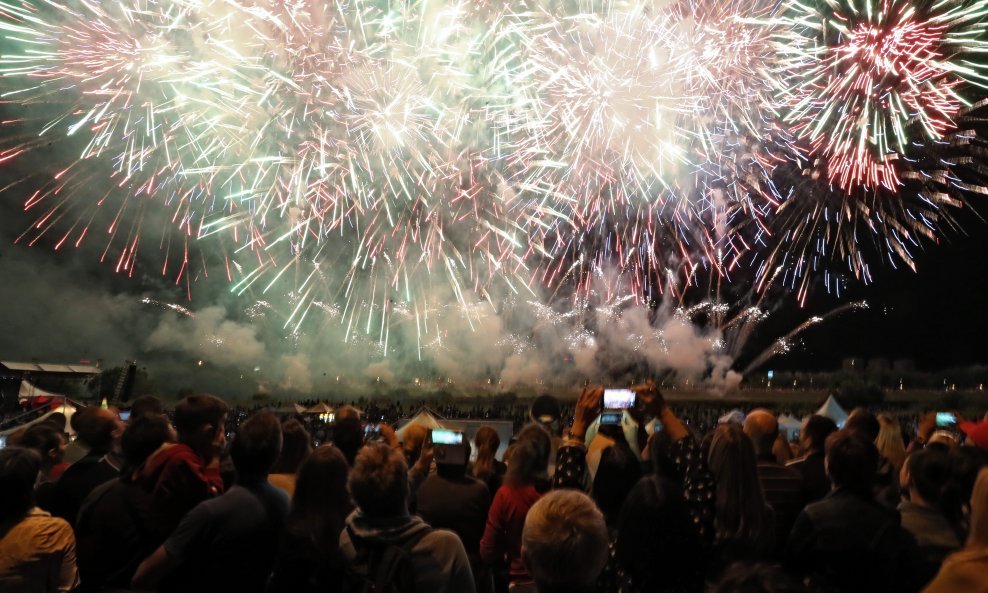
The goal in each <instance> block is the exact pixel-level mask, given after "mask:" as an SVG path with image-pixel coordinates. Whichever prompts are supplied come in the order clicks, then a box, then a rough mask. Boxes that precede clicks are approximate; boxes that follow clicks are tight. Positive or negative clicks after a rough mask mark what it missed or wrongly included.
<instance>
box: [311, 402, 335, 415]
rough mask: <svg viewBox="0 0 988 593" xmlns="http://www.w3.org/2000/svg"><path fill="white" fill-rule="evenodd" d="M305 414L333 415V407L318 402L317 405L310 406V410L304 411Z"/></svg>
mask: <svg viewBox="0 0 988 593" xmlns="http://www.w3.org/2000/svg"><path fill="white" fill-rule="evenodd" d="M305 413H306V414H332V413H333V406H331V405H329V404H327V403H323V402H319V403H318V404H316V405H314V406H312V407H311V408H309V409H308V410H306V411H305Z"/></svg>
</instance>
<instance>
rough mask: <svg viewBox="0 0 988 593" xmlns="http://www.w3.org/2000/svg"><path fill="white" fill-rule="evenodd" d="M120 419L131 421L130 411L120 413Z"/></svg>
mask: <svg viewBox="0 0 988 593" xmlns="http://www.w3.org/2000/svg"><path fill="white" fill-rule="evenodd" d="M120 419H121V420H123V421H124V422H127V421H128V420H130V410H123V411H122V412H120Z"/></svg>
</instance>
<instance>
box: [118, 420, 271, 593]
mask: <svg viewBox="0 0 988 593" xmlns="http://www.w3.org/2000/svg"><path fill="white" fill-rule="evenodd" d="M281 447H282V435H281V422H279V421H278V418H277V417H276V416H275V415H274V414H272V413H271V412H258V413H256V414H254V415H253V416H251V417H250V418H248V419H247V421H246V422H244V423H243V424H241V425H240V429H239V430H238V431H237V436H236V437H235V438H234V439H233V444H232V445H231V447H230V457H231V458H232V459H233V465H234V467H235V468H236V471H237V483H236V484H235V485H234V486H232V487H231V488H230V490H228V491H227V492H225V493H224V494H222V495H221V496H217V497H216V498H213V499H210V500H207V501H205V502H203V503H201V504H199V505H197V506H196V507H195V508H194V509H192V511H191V512H189V513H188V514H187V515H186V516H185V518H184V519H182V521H181V523H179V525H178V528H176V529H175V531H174V532H173V533H172V534H171V535H170V536H169V537H168V539H167V540H166V541H165V543H163V544H162V545H161V546H159V547H158V549H156V550H155V551H154V553H152V554H151V556H149V557H148V558H147V559H145V560H144V562H142V563H141V565H140V566H139V567H138V568H137V572H136V573H135V574H134V578H133V581H132V583H131V587H132V588H133V589H136V590H139V591H159V592H161V593H166V592H169V593H170V592H175V593H179V592H181V593H215V592H217V591H236V592H237V593H263V592H264V590H265V587H266V586H267V582H268V579H269V577H270V575H271V571H272V569H273V568H274V564H275V559H276V558H277V556H278V547H279V543H280V540H281V538H280V535H281V533H282V532H283V530H284V526H285V518H286V517H287V515H288V495H287V494H285V491H284V490H282V489H280V488H277V487H275V486H273V485H271V484H270V483H269V482H268V474H269V473H270V472H271V468H272V467H273V466H274V464H275V461H277V459H278V456H279V455H280V454H281Z"/></svg>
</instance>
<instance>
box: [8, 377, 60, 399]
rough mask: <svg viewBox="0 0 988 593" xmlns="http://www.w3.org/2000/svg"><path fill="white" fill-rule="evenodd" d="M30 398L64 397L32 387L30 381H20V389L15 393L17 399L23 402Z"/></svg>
mask: <svg viewBox="0 0 988 593" xmlns="http://www.w3.org/2000/svg"><path fill="white" fill-rule="evenodd" d="M32 397H65V396H64V395H61V394H58V393H52V392H51V391H45V390H44V389H42V388H40V387H38V386H36V385H34V384H33V383H31V382H30V381H27V380H26V379H25V380H22V381H21V387H20V389H19V390H18V391H17V399H18V400H25V399H30V398H32Z"/></svg>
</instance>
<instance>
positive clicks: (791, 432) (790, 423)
mask: <svg viewBox="0 0 988 593" xmlns="http://www.w3.org/2000/svg"><path fill="white" fill-rule="evenodd" d="M802 428H803V423H802V422H801V421H800V420H799V418H796V417H793V416H790V415H789V414H783V415H781V416H779V430H782V431H785V433H786V440H787V441H791V440H792V437H793V436H795V434H796V432H797V431H799V430H800V429H802Z"/></svg>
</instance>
